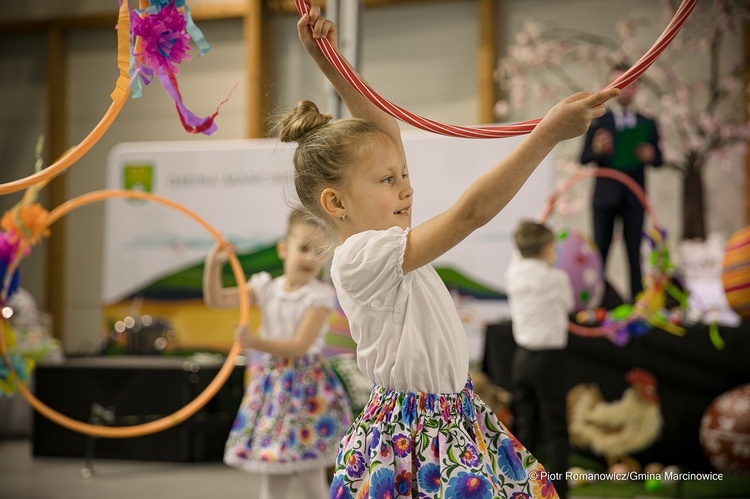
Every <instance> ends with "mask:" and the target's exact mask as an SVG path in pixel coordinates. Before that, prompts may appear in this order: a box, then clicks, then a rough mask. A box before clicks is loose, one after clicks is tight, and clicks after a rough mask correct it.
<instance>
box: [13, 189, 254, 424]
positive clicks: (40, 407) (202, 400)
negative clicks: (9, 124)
mask: <svg viewBox="0 0 750 499" xmlns="http://www.w3.org/2000/svg"><path fill="white" fill-rule="evenodd" d="M112 198H133V199H143V200H147V201H154V202H157V203H160V204H163V205H165V206H168V207H170V208H174V209H176V210H177V211H180V212H182V213H184V214H185V215H187V216H188V217H190V218H192V219H193V220H195V221H196V222H197V223H198V224H199V225H201V226H202V227H203V228H205V229H206V230H207V231H208V232H209V233H211V235H212V236H213V237H214V238H215V239H216V241H217V242H218V243H219V244H220V245H222V246H226V245H227V242H226V241H225V240H224V238H223V237H222V236H221V234H220V233H219V232H218V231H217V230H216V229H214V228H213V227H212V226H211V225H209V223H208V222H206V221H205V220H204V219H203V218H201V217H200V216H198V215H197V214H196V213H195V212H193V211H191V210H189V209H188V208H186V207H184V206H182V205H180V204H178V203H175V202H174V201H171V200H169V199H167V198H164V197H161V196H158V195H156V194H150V193H146V192H139V191H127V190H117V189H113V190H101V191H93V192H89V193H87V194H83V195H81V196H79V197H76V198H73V199H71V200H68V201H66V202H65V203H63V204H61V205H60V206H58V207H57V208H55V209H54V210H53V211H51V212H50V213H49V215H48V217H47V220H46V226H47V227H49V226H50V225H52V224H53V223H55V222H56V221H57V220H59V219H60V218H61V217H63V216H64V215H66V214H67V213H69V212H71V211H72V210H75V209H76V208H80V207H82V206H85V205H88V204H91V203H94V202H98V201H103V200H106V199H112ZM229 264H230V266H231V268H232V272H233V273H234V278H235V279H236V281H237V287H238V288H239V291H240V321H239V324H240V325H247V320H248V312H249V308H250V307H249V300H248V296H247V285H246V278H245V273H244V271H243V270H242V266H241V265H240V262H239V260H238V259H237V256H236V255H235V253H234V251H231V252H230V253H229ZM239 352H240V345H239V343H237V342H235V343H234V344H233V345H232V348H231V349H230V351H229V354H228V355H227V358H226V360H225V361H224V365H223V366H222V367H221V369H220V370H219V372H218V373H217V375H216V377H214V379H213V380H211V382H210V383H209V384H208V386H206V388H205V389H204V390H203V391H202V392H201V393H200V394H198V396H197V397H195V399H193V400H192V401H190V402H189V403H188V404H187V405H185V406H184V407H183V408H182V409H180V410H178V411H176V412H174V413H173V414H170V415H168V416H164V417H163V418H160V419H157V420H155V421H150V422H148V423H143V424H139V425H133V426H117V427H113V426H108V427H105V426H97V425H93V424H89V423H84V422H81V421H78V420H76V419H73V418H70V417H68V416H65V415H64V414H61V413H59V412H58V411H56V410H54V409H52V408H50V407H49V406H47V405H46V404H44V403H43V402H42V401H40V400H39V399H38V398H36V396H35V395H34V394H32V393H31V392H29V390H28V389H27V388H26V385H25V384H24V383H22V382H19V383H18V391H19V393H20V394H21V395H23V397H24V398H25V399H26V400H27V401H28V403H29V404H30V405H31V406H32V407H33V408H34V409H36V410H37V411H38V412H39V413H40V414H42V415H43V416H45V417H46V418H48V419H50V420H51V421H53V422H55V423H57V424H59V425H60V426H63V427H65V428H67V429H69V430H73V431H76V432H79V433H84V434H86V435H92V436H95V437H105V438H130V437H140V436H142V435H148V434H150V433H156V432H159V431H163V430H166V429H168V428H171V427H172V426H175V425H177V424H179V423H181V422H183V421H185V420H186V419H188V418H189V417H190V416H192V415H193V414H195V413H196V412H198V410H199V409H200V408H201V407H203V406H204V405H205V404H206V403H207V402H208V401H209V400H211V398H213V396H214V395H216V393H217V392H218V391H219V389H220V388H221V386H222V385H223V384H224V383H225V382H226V380H227V378H229V375H230V374H231V372H232V370H233V369H234V363H235V360H236V359H237V356H238V355H239ZM0 353H2V355H3V356H6V355H7V350H6V347H5V335H4V330H3V322H2V321H0ZM11 369H12V366H11Z"/></svg>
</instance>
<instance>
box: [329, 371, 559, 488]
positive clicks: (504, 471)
mask: <svg viewBox="0 0 750 499" xmlns="http://www.w3.org/2000/svg"><path fill="white" fill-rule="evenodd" d="M543 471H544V468H542V466H541V464H539V462H538V461H537V460H536V459H535V458H534V456H532V455H531V454H530V453H529V451H528V450H527V449H526V448H524V447H523V445H521V444H520V442H518V440H517V439H516V438H515V437H514V436H513V434H511V433H510V432H509V431H508V430H507V429H506V428H505V427H504V426H503V425H502V423H501V422H500V421H499V420H498V419H497V417H496V416H495V415H494V414H493V413H492V411H491V410H490V409H489V408H488V407H487V405H486V404H485V403H484V402H483V401H482V400H481V399H480V398H479V397H478V396H477V395H476V394H475V393H474V389H473V387H472V384H471V380H469V381H468V382H467V383H466V387H464V389H463V390H462V391H461V392H459V393H447V394H432V393H414V392H403V391H397V390H391V389H387V388H383V387H380V386H375V387H374V388H373V390H372V394H371V396H370V401H369V403H368V404H367V406H366V407H365V408H364V410H363V411H362V413H361V414H360V415H359V417H358V418H357V419H356V420H355V421H354V423H353V424H352V426H351V428H350V429H349V431H348V432H347V434H346V435H345V436H344V439H343V440H342V441H341V446H340V448H339V453H338V456H337V458H336V470H335V473H334V479H333V483H332V486H331V495H330V497H331V499H344V498H355V499H376V498H377V499H381V498H393V499H397V498H401V497H404V498H406V497H408V498H419V499H438V498H440V499H443V498H448V499H495V498H506V497H513V498H514V499H522V498H532V497H533V498H540V497H541V498H550V499H551V498H556V497H557V493H556V492H555V489H554V487H553V486H552V483H551V482H550V481H549V480H547V479H546V476H547V475H546V473H543ZM541 477H545V478H544V479H542V478H541Z"/></svg>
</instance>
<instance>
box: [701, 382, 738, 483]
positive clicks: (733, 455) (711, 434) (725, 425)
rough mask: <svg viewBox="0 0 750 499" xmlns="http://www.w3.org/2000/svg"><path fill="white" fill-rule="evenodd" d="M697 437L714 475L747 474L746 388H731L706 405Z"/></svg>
mask: <svg viewBox="0 0 750 499" xmlns="http://www.w3.org/2000/svg"><path fill="white" fill-rule="evenodd" d="M699 437H700V442H701V446H702V447H703V452H704V453H705V454H706V457H708V460H709V461H710V462H711V465H712V466H713V467H714V468H716V470H717V471H721V472H724V473H730V472H736V473H748V472H750V384H746V385H741V386H738V387H736V388H732V389H731V390H729V391H727V392H724V393H723V394H721V395H719V396H718V397H716V398H715V399H714V400H713V402H711V403H710V404H709V405H708V407H707V408H706V410H705V411H704V412H703V417H702V418H701V423H700V431H699Z"/></svg>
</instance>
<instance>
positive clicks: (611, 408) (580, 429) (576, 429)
mask: <svg viewBox="0 0 750 499" xmlns="http://www.w3.org/2000/svg"><path fill="white" fill-rule="evenodd" d="M625 379H626V380H627V382H628V384H629V385H630V387H629V388H627V389H626V390H625V392H624V393H623V395H622V398H621V399H620V400H616V401H614V402H607V401H605V400H604V399H603V397H602V394H601V392H600V391H599V388H598V387H597V386H596V385H589V384H580V385H576V386H574V387H573V388H572V389H571V390H570V391H569V392H568V432H569V435H570V443H571V445H572V446H574V447H578V448H581V449H588V450H590V451H592V452H594V453H595V454H599V455H601V456H603V457H604V458H605V459H606V460H607V465H608V466H609V467H610V468H611V467H612V466H613V465H614V464H616V463H618V462H623V463H625V464H627V465H628V466H629V467H630V469H634V470H637V469H640V466H639V465H638V463H637V461H635V459H633V458H632V457H630V455H631V454H634V453H637V452H639V451H642V450H643V449H646V448H648V447H649V446H650V445H651V444H653V443H654V441H656V439H657V438H658V437H659V435H660V433H661V428H662V424H663V420H662V416H661V408H660V406H659V396H658V394H657V392H656V384H657V383H656V378H655V377H654V375H653V374H651V373H650V372H648V371H646V370H644V369H638V368H636V369H632V370H631V371H629V372H628V373H627V374H626V375H625Z"/></svg>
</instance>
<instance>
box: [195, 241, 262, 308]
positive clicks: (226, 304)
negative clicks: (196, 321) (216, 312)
mask: <svg viewBox="0 0 750 499" xmlns="http://www.w3.org/2000/svg"><path fill="white" fill-rule="evenodd" d="M228 258H229V249H228V248H222V247H221V246H219V245H218V244H216V245H215V246H214V247H213V248H211V251H210V252H209V253H208V256H206V262H205V267H204V269H203V301H204V302H205V303H206V305H208V306H209V307H213V308H239V307H240V290H239V288H237V287H232V288H225V287H223V286H222V282H221V269H222V268H223V267H224V264H225V263H226V262H227V260H228ZM247 292H248V294H249V299H250V301H249V304H250V306H253V305H254V304H255V293H254V291H253V287H252V286H251V285H250V284H249V283H248V284H247Z"/></svg>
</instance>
